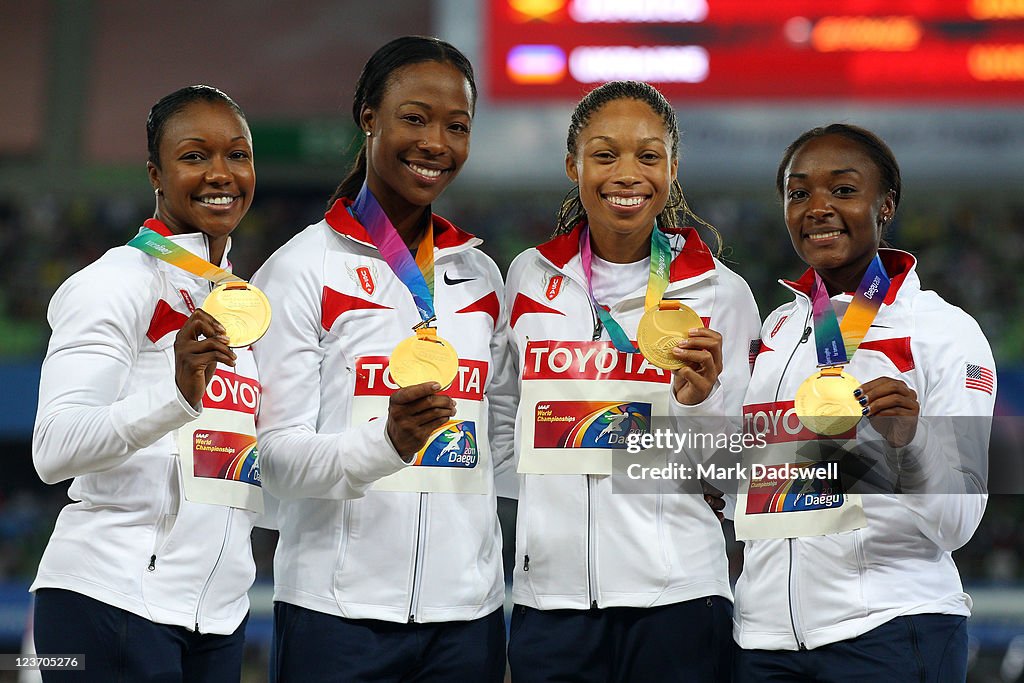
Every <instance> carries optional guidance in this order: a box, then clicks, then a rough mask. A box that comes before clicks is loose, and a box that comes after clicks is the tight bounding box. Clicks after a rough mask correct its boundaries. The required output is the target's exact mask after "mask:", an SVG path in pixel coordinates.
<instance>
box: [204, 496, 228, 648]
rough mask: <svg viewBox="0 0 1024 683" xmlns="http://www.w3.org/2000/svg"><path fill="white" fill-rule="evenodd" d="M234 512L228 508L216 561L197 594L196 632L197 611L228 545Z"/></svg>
mask: <svg viewBox="0 0 1024 683" xmlns="http://www.w3.org/2000/svg"><path fill="white" fill-rule="evenodd" d="M234 513H235V509H234V508H228V515H227V519H226V520H225V521H224V536H223V537H222V538H221V541H220V551H219V552H218V553H217V561H216V562H214V563H213V569H211V570H210V575H209V576H208V577H207V578H206V585H204V586H203V592H202V593H200V594H199V602H198V603H196V633H199V613H200V612H202V611H203V601H204V600H206V592H207V591H208V590H210V584H212V583H213V576H214V574H216V573H217V568H218V567H220V560H221V558H222V557H224V548H226V547H227V545H228V537H229V536H230V535H231V517H232V515H234Z"/></svg>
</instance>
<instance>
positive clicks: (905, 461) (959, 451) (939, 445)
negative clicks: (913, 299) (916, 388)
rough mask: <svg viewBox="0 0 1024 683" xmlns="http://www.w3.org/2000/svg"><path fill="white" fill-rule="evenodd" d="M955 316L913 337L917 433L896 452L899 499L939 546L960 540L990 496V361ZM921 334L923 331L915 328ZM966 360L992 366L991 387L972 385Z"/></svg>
mask: <svg viewBox="0 0 1024 683" xmlns="http://www.w3.org/2000/svg"><path fill="white" fill-rule="evenodd" d="M961 315H962V320H961V321H960V322H959V323H953V324H950V323H949V321H948V320H947V322H946V324H947V328H946V329H947V330H955V335H949V334H941V333H938V332H937V333H936V334H934V335H932V338H926V339H924V338H923V339H921V340H920V341H918V342H917V343H915V348H914V356H915V358H919V359H921V362H922V363H926V364H927V365H925V367H924V374H925V378H926V383H927V387H926V391H925V392H924V395H923V396H918V400H919V401H920V403H921V416H922V417H921V419H920V420H919V421H918V431H917V433H916V434H915V436H914V440H913V441H912V442H911V443H910V444H908V446H907V447H906V448H903V449H899V450H897V451H896V458H897V461H898V463H899V474H900V477H899V482H900V488H901V490H902V493H901V494H899V498H900V500H902V501H903V503H904V505H906V507H907V509H908V510H909V512H910V513H911V514H912V515H913V518H914V521H915V523H916V525H917V527H918V528H919V529H920V530H921V533H923V534H924V535H925V536H927V537H928V538H929V539H931V540H932V541H933V542H934V543H935V544H936V545H937V546H939V547H940V548H942V549H943V550H946V551H953V550H956V549H957V548H960V547H962V546H963V545H965V544H966V543H967V542H968V541H969V540H970V539H971V536H973V535H974V532H975V530H976V529H977V528H978V524H980V523H981V518H982V515H983V514H984V512H985V505H986V503H987V501H988V493H987V491H988V488H987V483H988V446H989V437H990V434H991V428H992V413H993V410H994V408H995V390H996V387H995V362H994V360H993V358H992V351H991V348H990V347H989V344H988V340H986V339H985V335H984V334H983V333H982V331H981V329H980V328H979V327H978V324H977V323H976V322H975V321H974V320H973V319H972V318H970V317H969V316H968V315H966V314H963V313H961ZM918 336H920V335H918ZM968 365H972V366H975V367H976V368H985V369H986V370H988V371H990V372H991V373H992V392H991V393H988V392H986V391H983V390H980V389H976V388H970V387H969V386H968V382H967V371H968Z"/></svg>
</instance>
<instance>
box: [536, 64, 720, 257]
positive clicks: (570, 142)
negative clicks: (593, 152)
mask: <svg viewBox="0 0 1024 683" xmlns="http://www.w3.org/2000/svg"><path fill="white" fill-rule="evenodd" d="M623 99H633V100H638V101H640V102H644V103H645V104H647V105H648V106H649V107H650V108H651V110H652V111H653V112H654V113H655V114H657V115H658V116H660V117H661V120H662V122H663V123H664V124H665V130H666V131H667V132H668V134H669V138H670V142H671V145H670V150H669V151H670V152H671V154H672V155H673V156H674V157H678V154H679V121H678V119H677V118H676V112H675V109H673V108H672V105H671V104H669V102H668V100H666V99H665V96H664V95H662V94H661V93H660V92H658V90H657V89H656V88H654V87H653V86H651V85H649V84H647V83H643V82H641V81H611V82H609V83H605V84H604V85H601V86H598V87H596V88H594V89H593V90H591V91H590V92H589V93H587V94H586V95H585V96H584V97H583V99H582V100H580V101H579V104H577V105H576V109H575V110H574V111H573V113H572V118H571V119H570V121H569V133H568V136H567V137H566V141H565V143H566V145H565V146H566V151H567V152H568V153H569V154H570V155H572V156H573V157H574V158H575V157H576V155H577V153H578V151H579V149H578V143H579V135H580V132H581V131H582V130H583V129H584V128H586V127H587V124H588V123H590V119H591V117H593V115H594V114H595V113H596V112H597V111H598V110H600V109H601V108H602V107H603V106H604V105H606V104H608V103H610V102H615V101H617V100H623ZM586 218H587V211H586V209H585V208H584V207H583V201H582V200H581V199H580V188H579V185H574V186H573V188H572V189H571V190H569V193H568V194H567V195H566V196H565V199H564V200H562V206H561V207H560V208H559V209H558V214H557V216H556V227H555V232H554V235H564V234H566V233H568V232H571V231H572V229H573V228H574V227H575V226H576V224H577V223H579V222H580V221H583V220H586ZM657 220H658V225H659V226H660V227H663V228H677V227H680V226H682V225H685V224H686V223H687V221H688V220H692V221H693V222H695V223H698V224H699V225H702V226H703V227H705V228H707V229H708V230H710V231H711V232H712V233H713V234H714V235H715V239H716V240H717V242H718V249H717V250H716V252H715V253H716V255H717V254H719V253H720V252H721V251H722V237H721V235H720V234H719V233H718V230H716V229H715V227H714V226H713V225H711V224H710V223H708V222H707V221H705V220H704V219H703V218H701V217H700V216H698V215H697V214H695V213H694V212H693V210H692V209H690V206H689V204H687V203H686V197H684V196H683V188H682V186H680V184H679V180H678V179H677V178H673V179H672V185H671V187H670V188H669V192H668V202H666V204H665V208H664V209H663V210H662V212H661V213H660V214H658V219H657Z"/></svg>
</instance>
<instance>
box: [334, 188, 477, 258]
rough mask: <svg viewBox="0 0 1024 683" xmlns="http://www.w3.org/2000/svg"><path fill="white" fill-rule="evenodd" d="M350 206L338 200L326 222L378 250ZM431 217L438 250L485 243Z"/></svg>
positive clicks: (435, 244)
mask: <svg viewBox="0 0 1024 683" xmlns="http://www.w3.org/2000/svg"><path fill="white" fill-rule="evenodd" d="M350 206H352V200H351V199H349V198H348V197H342V198H341V199H338V200H337V201H335V202H334V204H333V205H332V206H331V208H330V209H329V210H328V211H327V213H326V214H324V220H326V221H327V225H329V226H331V229H332V230H334V232H336V233H338V234H339V235H342V236H344V237H348V238H349V239H352V240H355V241H356V242H359V243H360V244H365V245H366V246H368V247H373V248H374V249H376V248H377V245H375V244H374V243H373V240H372V239H370V235H369V234H368V233H367V232H366V228H364V227H363V226H362V224H361V223H360V222H359V221H357V220H356V219H355V218H354V217H353V216H352V214H350V213H349V211H348V209H349V207H350ZM430 216H431V219H432V220H433V222H434V247H435V248H436V249H438V250H441V249H451V248H454V247H475V246H477V245H478V244H481V243H482V242H483V240H481V239H479V238H478V237H475V236H473V235H471V234H469V233H468V232H466V231H464V230H460V229H459V228H457V227H455V226H454V225H453V224H452V223H451V222H450V221H447V220H445V219H444V218H441V217H440V216H438V215H437V214H436V213H431V214H430Z"/></svg>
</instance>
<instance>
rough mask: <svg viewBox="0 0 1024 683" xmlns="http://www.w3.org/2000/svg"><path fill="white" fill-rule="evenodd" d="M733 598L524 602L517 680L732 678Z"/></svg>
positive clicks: (602, 682) (724, 682) (713, 682)
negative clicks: (655, 603)
mask: <svg viewBox="0 0 1024 683" xmlns="http://www.w3.org/2000/svg"><path fill="white" fill-rule="evenodd" d="M733 650H734V645H733V640H732V603H731V602H729V601H728V600H726V599H725V598H721V597H718V596H713V597H709V598H698V599H696V600H687V601H686V602H680V603H676V604H673V605H662V606H660V607H646V608H641V607H608V608H605V609H589V610H570V609H559V610H537V609H533V608H531V607H524V606H522V605H516V607H515V609H514V610H513V611H512V629H511V634H510V639H509V646H508V661H509V664H510V665H511V668H512V682H513V683H535V682H538V683H539V682H540V681H559V682H560V683H591V682H592V683H611V682H618V681H622V682H626V681H637V682H641V681H642V682H644V683H647V682H656V681H679V682H681V683H728V681H729V680H730V674H731V671H732V654H733Z"/></svg>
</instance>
